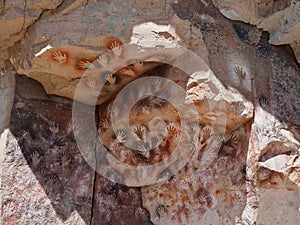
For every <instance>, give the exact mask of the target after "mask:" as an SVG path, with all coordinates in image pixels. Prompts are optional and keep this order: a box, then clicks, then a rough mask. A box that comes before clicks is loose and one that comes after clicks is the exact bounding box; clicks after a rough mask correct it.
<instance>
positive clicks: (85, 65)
mask: <svg viewBox="0 0 300 225" xmlns="http://www.w3.org/2000/svg"><path fill="white" fill-rule="evenodd" d="M77 67H79V68H80V69H84V70H85V69H90V68H91V69H92V68H94V65H93V63H92V62H90V61H88V60H86V59H81V60H79V61H78V64H77Z"/></svg>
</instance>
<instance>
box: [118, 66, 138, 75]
mask: <svg viewBox="0 0 300 225" xmlns="http://www.w3.org/2000/svg"><path fill="white" fill-rule="evenodd" d="M120 73H121V74H123V75H127V76H135V72H134V71H133V70H131V69H128V68H124V69H122V70H120Z"/></svg>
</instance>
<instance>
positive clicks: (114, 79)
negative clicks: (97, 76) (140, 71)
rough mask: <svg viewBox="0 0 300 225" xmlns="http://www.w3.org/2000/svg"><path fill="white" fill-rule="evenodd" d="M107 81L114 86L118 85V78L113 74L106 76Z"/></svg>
mask: <svg viewBox="0 0 300 225" xmlns="http://www.w3.org/2000/svg"><path fill="white" fill-rule="evenodd" d="M105 80H106V81H108V83H109V84H111V85H113V84H115V83H116V77H115V76H114V75H113V74H112V73H108V74H106V75H105Z"/></svg>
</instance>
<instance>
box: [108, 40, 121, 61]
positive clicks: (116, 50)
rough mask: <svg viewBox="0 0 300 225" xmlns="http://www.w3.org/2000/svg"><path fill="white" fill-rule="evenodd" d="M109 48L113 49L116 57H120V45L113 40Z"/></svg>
mask: <svg viewBox="0 0 300 225" xmlns="http://www.w3.org/2000/svg"><path fill="white" fill-rule="evenodd" d="M110 49H111V50H112V51H113V53H114V55H115V56H116V57H120V55H121V53H122V47H121V45H120V44H119V43H118V42H116V41H114V42H113V43H112V44H111V45H110Z"/></svg>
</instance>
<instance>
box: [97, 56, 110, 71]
mask: <svg viewBox="0 0 300 225" xmlns="http://www.w3.org/2000/svg"><path fill="white" fill-rule="evenodd" d="M96 61H97V63H99V65H100V66H102V67H104V68H106V67H108V56H107V55H99V57H98V59H97V60H96Z"/></svg>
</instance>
